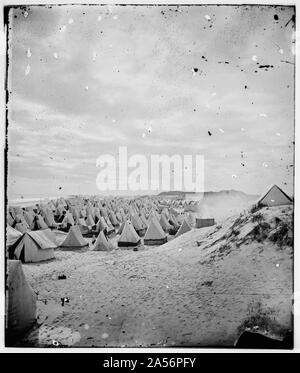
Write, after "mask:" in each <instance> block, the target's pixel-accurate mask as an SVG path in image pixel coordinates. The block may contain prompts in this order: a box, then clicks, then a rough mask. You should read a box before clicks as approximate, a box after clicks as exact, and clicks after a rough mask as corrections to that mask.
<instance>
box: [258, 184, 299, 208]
mask: <svg viewBox="0 0 300 373" xmlns="http://www.w3.org/2000/svg"><path fill="white" fill-rule="evenodd" d="M292 203H293V201H292V199H291V198H290V197H289V196H288V195H287V194H286V193H285V192H284V191H283V190H282V189H280V188H279V187H278V186H277V185H273V186H272V187H271V188H270V189H269V190H268V191H267V193H266V194H264V195H263V196H262V197H261V198H260V199H259V200H258V201H257V204H260V205H264V206H280V205H290V204H292Z"/></svg>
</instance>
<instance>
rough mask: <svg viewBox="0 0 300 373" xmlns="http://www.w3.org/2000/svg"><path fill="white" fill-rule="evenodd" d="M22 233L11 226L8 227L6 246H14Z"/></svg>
mask: <svg viewBox="0 0 300 373" xmlns="http://www.w3.org/2000/svg"><path fill="white" fill-rule="evenodd" d="M21 236H22V233H21V232H19V231H17V230H16V229H14V228H12V227H11V226H10V225H7V227H6V245H7V246H11V245H13V244H14V243H15V242H16V241H17V240H18V239H19V238H20V237H21Z"/></svg>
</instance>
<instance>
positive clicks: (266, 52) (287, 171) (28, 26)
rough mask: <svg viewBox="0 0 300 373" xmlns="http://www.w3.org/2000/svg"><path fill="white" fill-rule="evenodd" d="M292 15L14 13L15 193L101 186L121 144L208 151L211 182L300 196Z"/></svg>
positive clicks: (64, 9)
mask: <svg viewBox="0 0 300 373" xmlns="http://www.w3.org/2000/svg"><path fill="white" fill-rule="evenodd" d="M293 15H294V9H293V8H292V7H274V6H82V5H73V6H53V7H49V6H32V7H30V8H27V9H25V8H22V9H21V8H14V9H12V10H11V11H10V14H9V41H8V47H9V49H8V53H9V67H8V90H9V101H8V130H7V139H8V196H9V198H20V197H24V198H28V197H32V196H58V195H68V194H97V193H101V194H103V192H100V191H99V190H98V189H97V185H96V179H97V175H98V173H99V171H100V169H99V167H97V166H96V161H97V159H98V157H99V156H101V155H103V154H111V155H113V156H115V157H116V159H118V158H117V157H118V151H119V147H120V146H126V147H127V152H128V157H130V155H134V154H143V155H145V156H147V157H148V158H149V157H150V156H151V155H153V154H157V155H160V154H167V155H170V156H171V155H174V154H175V155H180V156H181V157H183V156H184V155H193V156H195V155H197V154H199V155H202V156H203V157H204V173H203V175H204V189H205V190H206V191H218V190H227V189H235V190H240V191H244V192H246V193H249V194H261V193H263V192H265V191H266V189H267V188H268V187H269V186H271V185H272V184H277V185H279V186H281V187H282V188H283V189H284V190H285V191H286V192H288V193H290V194H293V171H294V170H293V156H294V153H293V152H294V145H293V141H294V62H295V61H294V57H295V56H294V54H295V51H294V49H293V48H294V46H295V44H294V38H295V34H294V24H293V21H290V22H289V23H288V21H289V20H290V19H291V18H292V16H293ZM287 23H288V24H287ZM193 167H195V166H193ZM149 175H150V170H149ZM158 191H159V190H158ZM146 192H148V193H151V194H152V193H154V192H153V191H151V190H149V191H143V192H142V193H143V194H145V193H146ZM156 192H157V191H156ZM114 193H115V194H131V191H129V190H127V191H122V192H120V191H114V192H112V191H109V192H107V194H114Z"/></svg>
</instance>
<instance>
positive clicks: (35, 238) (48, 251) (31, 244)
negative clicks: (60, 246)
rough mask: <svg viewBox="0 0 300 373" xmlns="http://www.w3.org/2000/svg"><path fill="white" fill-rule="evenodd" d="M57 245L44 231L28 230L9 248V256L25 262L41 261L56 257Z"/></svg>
mask: <svg viewBox="0 0 300 373" xmlns="http://www.w3.org/2000/svg"><path fill="white" fill-rule="evenodd" d="M56 247H57V245H56V244H55V243H54V242H52V241H51V240H50V239H49V237H48V235H47V234H45V233H44V231H32V232H26V233H24V234H23V235H22V236H21V237H20V238H19V239H18V240H17V241H16V242H15V243H14V244H13V245H12V246H11V247H10V248H9V257H10V258H11V259H19V260H21V261H22V262H25V263H29V262H33V263H35V262H41V261H43V260H48V259H52V258H54V249H56Z"/></svg>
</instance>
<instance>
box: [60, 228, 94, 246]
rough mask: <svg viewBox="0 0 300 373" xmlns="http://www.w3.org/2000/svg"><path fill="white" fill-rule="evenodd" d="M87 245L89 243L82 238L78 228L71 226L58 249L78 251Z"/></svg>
mask: <svg viewBox="0 0 300 373" xmlns="http://www.w3.org/2000/svg"><path fill="white" fill-rule="evenodd" d="M88 244H89V243H88V242H87V241H86V240H85V239H84V238H83V237H82V234H81V232H80V229H79V226H78V225H73V226H72V227H71V228H70V230H69V233H68V234H67V237H66V238H65V240H64V241H63V243H62V244H61V245H60V247H64V248H71V249H72V248H74V249H76V248H77V249H78V248H81V247H84V246H88Z"/></svg>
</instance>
